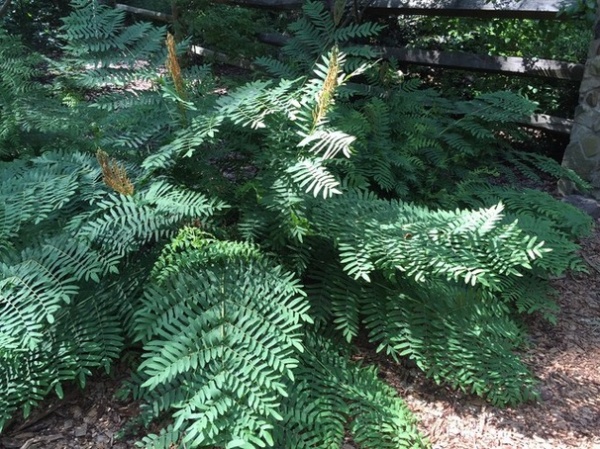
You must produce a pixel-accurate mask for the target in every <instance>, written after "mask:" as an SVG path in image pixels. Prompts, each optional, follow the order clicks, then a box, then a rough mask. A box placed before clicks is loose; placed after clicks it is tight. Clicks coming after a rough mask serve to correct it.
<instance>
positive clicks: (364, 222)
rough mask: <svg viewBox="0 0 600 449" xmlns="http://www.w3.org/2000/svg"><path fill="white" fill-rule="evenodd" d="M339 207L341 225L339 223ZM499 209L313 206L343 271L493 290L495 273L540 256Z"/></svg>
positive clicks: (375, 203) (537, 246) (358, 199)
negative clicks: (376, 271)
mask: <svg viewBox="0 0 600 449" xmlns="http://www.w3.org/2000/svg"><path fill="white" fill-rule="evenodd" d="M340 210H344V220H343V221H340V220H337V219H336V217H337V214H338V213H339V212H338V211H340ZM501 212H502V207H501V206H500V205H498V206H495V207H491V208H488V209H480V210H478V211H460V210H457V211H454V212H447V211H430V210H428V209H425V208H421V207H416V206H411V205H408V204H404V203H398V202H387V201H383V200H376V199H374V198H369V197H366V196H357V195H353V194H347V195H344V196H343V197H340V198H338V199H335V200H332V201H330V202H327V203H323V204H321V205H320V206H319V207H318V208H315V209H314V215H313V217H312V218H313V219H314V220H315V221H316V223H317V230H318V232H319V234H321V235H328V236H331V238H333V239H334V240H335V241H336V242H337V245H338V247H339V250H340V258H341V260H342V262H343V264H344V266H345V269H346V270H347V271H349V272H352V275H353V277H355V278H360V277H362V278H364V279H366V280H368V276H369V273H370V272H371V271H373V270H374V269H375V268H376V267H377V268H379V269H384V270H390V271H391V272H395V271H400V272H402V273H403V275H405V276H409V277H411V278H414V279H416V280H418V281H419V280H421V281H422V280H425V279H427V278H429V277H431V276H433V277H443V278H446V279H448V280H451V279H452V280H462V281H464V282H465V283H468V284H472V285H475V284H478V283H481V284H483V285H484V286H486V287H488V288H491V289H496V288H498V281H499V277H500V276H504V275H516V276H519V275H520V273H519V269H520V268H529V267H531V262H532V261H533V260H536V259H538V258H540V257H541V256H542V253H543V252H544V251H545V249H543V242H539V243H538V242H536V239H535V237H529V236H527V235H525V234H524V233H523V232H522V231H521V230H520V229H519V228H518V227H517V226H516V223H512V224H508V225H507V224H502V223H500V222H501V220H502V218H503V216H502V213H501Z"/></svg>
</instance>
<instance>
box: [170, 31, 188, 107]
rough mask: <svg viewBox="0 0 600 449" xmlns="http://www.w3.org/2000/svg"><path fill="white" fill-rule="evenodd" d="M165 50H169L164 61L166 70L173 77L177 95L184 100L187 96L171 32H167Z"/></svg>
mask: <svg viewBox="0 0 600 449" xmlns="http://www.w3.org/2000/svg"><path fill="white" fill-rule="evenodd" d="M167 50H168V52H169V55H168V57H167V63H166V65H167V70H168V71H169V75H171V78H172V79H173V84H175V90H176V91H177V95H179V97H180V98H182V99H184V100H185V99H186V97H187V95H186V92H185V83H184V81H183V77H182V76H181V66H180V65H179V60H178V59H177V45H176V44H175V37H174V36H173V35H172V34H171V33H167Z"/></svg>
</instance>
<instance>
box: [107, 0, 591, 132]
mask: <svg viewBox="0 0 600 449" xmlns="http://www.w3.org/2000/svg"><path fill="white" fill-rule="evenodd" d="M217 1H219V2H222V3H229V4H237V5H243V6H247V7H254V8H268V9H290V8H299V7H301V6H302V0H217ZM574 1H575V0H499V2H496V3H493V4H492V3H487V2H486V1H485V0H370V1H369V3H368V6H367V7H366V8H365V10H364V14H365V17H370V16H381V15H384V16H393V15H435V16H452V17H484V18H516V19H551V20H563V19H565V18H566V16H565V15H563V14H561V10H562V8H564V7H566V6H569V4H571V3H573V2H574ZM116 7H117V8H120V9H123V10H125V11H128V12H131V13H134V14H137V15H141V16H143V17H146V18H150V19H154V20H160V21H165V22H170V21H172V20H173V16H171V15H168V14H163V13H156V12H154V11H148V10H144V9H140V8H133V7H130V6H127V5H123V4H117V5H116ZM257 39H258V40H260V41H262V42H264V43H267V44H270V45H277V46H281V45H283V44H284V43H285V41H286V39H287V38H286V37H285V36H283V35H280V34H272V33H263V34H260V35H258V36H257ZM375 49H376V50H378V51H379V53H380V54H381V55H382V57H384V58H394V59H396V60H398V61H400V62H403V63H408V64H417V65H425V66H432V67H445V68H453V69H461V70H471V71H483V72H487V73H500V74H504V75H511V76H525V77H536V78H545V79H562V80H570V81H574V82H580V81H581V80H582V78H583V73H584V65H583V64H573V63H570V62H565V61H556V60H548V59H539V58H520V57H502V56H488V55H481V54H473V53H465V52H456V51H455V52H444V51H432V50H421V49H414V48H406V47H387V46H386V47H383V46H378V47H375ZM192 51H193V52H194V53H197V54H201V55H211V56H214V57H216V58H217V59H218V60H220V61H221V62H223V61H227V57H226V56H225V55H222V54H220V53H217V52H213V51H210V50H208V49H204V48H202V47H199V46H193V47H192ZM236 65H241V66H243V67H245V68H248V67H251V64H250V63H249V62H248V61H239V60H237V64H236ZM523 124H526V125H528V126H532V127H536V128H542V129H545V130H549V131H554V132H560V133H567V134H568V133H569V132H570V130H571V127H572V125H573V122H572V120H568V119H565V118H560V117H552V116H548V115H544V114H536V115H534V116H532V117H530V118H529V120H526V121H524V122H523Z"/></svg>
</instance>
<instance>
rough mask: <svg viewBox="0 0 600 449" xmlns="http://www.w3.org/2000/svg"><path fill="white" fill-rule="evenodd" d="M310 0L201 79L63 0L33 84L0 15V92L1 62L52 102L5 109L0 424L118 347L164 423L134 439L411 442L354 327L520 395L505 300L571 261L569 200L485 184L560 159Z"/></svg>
mask: <svg viewBox="0 0 600 449" xmlns="http://www.w3.org/2000/svg"><path fill="white" fill-rule="evenodd" d="M336 4H337V6H336V7H335V8H334V10H333V12H330V11H327V10H326V9H325V8H324V7H323V5H322V4H320V3H309V4H307V5H306V6H305V16H304V18H302V19H301V20H300V21H299V22H297V23H296V24H295V25H293V27H292V31H293V32H294V33H295V35H296V37H295V38H294V39H292V40H291V41H290V44H289V46H288V47H286V49H285V50H284V56H283V58H282V59H281V60H266V59H263V60H261V63H262V64H263V65H264V66H265V67H266V68H267V69H268V71H269V72H270V73H271V75H272V77H271V78H270V79H260V80H257V81H253V82H250V83H247V84H246V85H244V86H242V87H240V88H238V89H235V90H232V91H231V92H229V93H227V94H226V95H222V96H220V97H219V96H217V95H216V94H215V93H213V89H212V86H213V83H212V81H211V77H210V74H209V70H208V69H207V68H190V69H187V70H186V69H185V68H182V67H181V66H180V64H179V59H178V56H177V46H176V45H175V43H174V41H173V39H172V38H167V37H166V36H165V34H164V31H165V30H162V29H157V28H152V27H150V26H149V25H145V24H135V25H132V26H127V25H126V24H125V22H124V19H123V13H122V12H118V11H114V10H111V9H110V8H107V7H104V6H100V5H98V3H97V2H96V1H92V0H76V1H74V2H73V14H72V15H71V16H69V17H68V18H67V19H65V27H64V28H63V30H62V31H63V37H64V39H65V41H66V46H65V58H64V59H62V60H61V61H58V62H53V64H52V67H54V70H56V68H60V69H61V72H62V74H60V75H57V76H56V78H54V79H53V80H52V82H51V83H50V86H49V87H48V88H46V87H44V86H42V85H39V84H36V81H35V79H34V78H33V77H32V76H31V74H30V72H28V71H29V70H33V67H34V66H33V65H32V63H29V62H28V61H27V60H26V59H24V57H23V54H24V52H23V49H22V47H18V43H15V41H11V40H9V39H8V40H7V39H3V38H1V36H0V53H1V52H2V51H5V52H8V51H11V52H15V51H16V52H15V53H11V54H14V55H16V56H13V58H14V59H16V60H18V61H20V62H19V63H20V64H21V65H22V66H23V69H22V70H21V69H18V70H16V71H13V72H7V73H9V75H8V76H4V77H0V83H1V85H0V92H8V93H10V92H11V89H10V88H8V87H7V86H10V83H11V82H13V81H12V80H15V79H17V80H19V81H18V83H20V84H21V85H22V86H24V87H27V89H26V90H24V91H23V92H26V94H25V93H24V94H23V95H30V96H31V100H30V101H33V100H35V99H36V98H38V97H43V98H47V99H48V100H49V101H48V105H49V106H48V109H44V111H52V108H51V107H53V106H52V105H54V104H56V103H59V104H62V106H61V107H62V108H63V109H64V110H65V111H67V116H73V117H76V118H77V121H73V126H74V127H75V128H73V127H72V126H70V125H69V123H68V122H67V123H65V124H64V125H65V128H64V129H65V131H64V133H63V134H60V133H58V132H56V128H52V129H50V128H45V127H42V126H38V125H37V124H36V123H37V122H35V121H34V122H31V123H33V125H32V126H33V127H34V128H35V130H36V132H39V133H40V134H41V135H43V136H44V138H45V141H44V142H43V144H41V145H39V146H37V147H36V151H37V152H38V155H36V157H30V156H26V155H25V154H24V153H21V152H17V153H15V154H14V155H12V156H11V157H12V158H13V159H14V160H11V161H10V162H5V163H2V165H1V166H0V180H2V184H1V186H0V197H1V200H2V201H0V215H1V216H2V217H3V219H2V221H1V222H2V223H3V225H2V228H0V232H1V234H0V252H1V253H2V263H1V264H0V270H1V275H0V311H1V312H2V313H1V314H0V359H1V360H0V362H2V363H0V398H2V399H1V400H2V401H3V402H2V404H0V405H2V407H1V408H0V428H1V427H2V426H4V425H5V424H7V423H8V422H9V420H10V417H11V416H12V415H14V413H15V412H16V410H17V409H18V408H19V407H21V408H23V409H24V411H25V413H28V412H29V411H30V409H31V408H32V407H33V406H35V404H36V403H37V402H39V400H40V399H41V398H42V397H44V396H45V395H46V394H48V393H49V392H50V391H52V390H54V391H56V392H57V393H58V394H59V395H61V394H62V387H61V385H62V383H63V382H64V381H66V380H72V379H78V380H79V381H80V382H82V383H83V382H84V380H85V378H86V376H87V375H89V374H90V372H91V370H92V369H94V368H97V367H104V368H106V369H109V368H110V365H111V363H112V362H113V361H114V360H115V359H116V358H118V357H119V353H120V351H121V349H122V348H123V347H124V346H125V345H130V344H137V345H141V346H142V348H143V361H142V363H141V364H140V367H139V370H138V372H137V373H136V374H135V375H134V376H133V377H132V379H131V380H130V382H129V390H130V392H132V394H133V395H134V397H135V398H137V399H140V400H141V401H142V403H143V404H144V406H143V412H142V416H141V418H142V420H143V421H144V422H145V423H146V424H148V423H149V422H150V421H153V420H160V421H161V422H166V423H167V424H166V427H164V428H163V429H162V430H160V431H158V433H157V434H152V435H148V436H146V437H144V438H142V439H141V440H140V441H139V442H138V446H140V447H147V448H154V449H157V448H170V447H172V446H173V445H181V446H186V447H199V448H201V447H248V448H252V447H267V446H272V447H290V448H292V447H294V448H308V447H311V448H312V447H323V448H325V447H326V448H335V447H340V446H341V445H342V443H343V441H344V438H346V437H347V436H350V437H352V438H353V439H354V441H355V442H356V443H357V444H359V445H360V446H361V447H364V448H379V447H385V448H407V447H425V446H427V444H428V443H427V441H424V439H423V438H422V437H421V436H420V435H419V433H418V431H417V430H416V426H415V422H414V419H413V418H412V417H411V415H410V413H409V411H408V410H407V408H406V406H405V405H404V404H403V402H402V400H401V399H400V398H398V397H397V396H396V395H395V393H394V392H393V391H392V389H391V388H390V387H388V386H386V385H384V384H383V383H382V382H381V381H380V380H379V379H378V378H377V374H376V370H375V369H374V368H372V367H371V368H369V367H364V366H360V365H357V364H355V363H353V362H352V361H351V357H352V344H353V343H355V342H356V340H357V338H358V336H359V335H366V338H367V340H368V341H369V342H370V343H371V344H373V345H375V346H376V347H377V348H378V350H379V351H382V352H384V353H386V354H387V355H389V356H390V357H392V358H394V359H400V358H401V357H408V358H411V359H412V360H414V362H415V363H416V364H417V366H419V367H420V368H421V369H422V370H423V371H424V373H425V375H427V376H429V377H431V378H432V379H434V381H436V382H439V383H447V384H449V385H451V386H453V387H456V388H458V389H462V390H464V391H468V392H472V393H474V394H477V395H480V396H483V397H485V398H487V399H488V400H489V401H490V402H492V403H493V404H497V405H506V404H515V403H518V402H521V401H524V400H529V399H532V398H535V397H536V388H535V382H534V380H533V376H532V375H531V373H530V372H529V371H528V369H527V367H526V366H525V364H524V363H523V362H522V361H521V360H520V359H519V357H518V355H517V351H518V350H519V349H520V348H522V347H523V345H524V344H525V342H526V338H524V330H523V328H524V327H523V325H522V323H521V322H520V317H521V316H522V315H523V314H530V313H541V314H542V315H543V316H544V317H546V318H548V319H553V313H554V311H555V305H554V303H553V302H552V298H551V289H550V287H549V286H548V282H547V280H548V278H549V277H550V276H553V275H557V274H560V273H562V272H564V271H565V270H567V269H580V268H581V264H580V263H579V261H578V258H577V256H576V250H577V246H576V244H574V243H573V241H574V240H575V239H576V238H578V237H579V236H581V235H583V234H585V232H587V230H588V229H589V227H590V221H589V220H588V219H586V218H585V217H584V216H583V215H581V214H579V213H577V212H575V211H574V210H573V209H572V208H570V207H569V206H566V205H561V204H560V203H558V202H556V201H555V200H553V199H552V198H551V197H549V196H547V195H544V194H541V193H539V192H536V191H528V190H515V189H514V188H512V187H511V186H510V185H509V183H503V184H501V183H499V182H496V183H493V182H492V181H493V180H499V179H509V180H510V179H511V173H512V176H513V177H515V178H516V177H518V176H522V175H523V174H526V173H535V172H536V171H537V168H541V169H542V170H543V171H544V172H546V173H549V174H551V175H559V176H563V175H564V174H565V173H564V171H562V170H561V169H560V168H559V167H557V166H556V165H552V164H551V163H550V162H548V161H547V160H545V159H542V158H537V157H532V156H530V155H526V154H522V153H517V152H510V150H509V149H508V148H507V144H505V143H502V142H503V141H502V140H501V139H500V136H501V135H512V136H515V135H518V134H515V133H517V131H518V130H516V129H515V127H514V125H512V121H514V120H515V119H517V118H519V117H520V116H522V115H523V114H527V113H529V112H530V111H531V104H529V103H528V102H527V101H525V100H523V99H521V98H519V97H516V96H514V95H511V94H509V93H496V94H489V95H486V96H482V97H480V98H478V99H475V100H473V101H465V102H460V103H451V102H449V101H448V100H446V99H444V98H443V97H442V96H441V95H440V94H438V93H436V92H434V91H431V90H420V89H418V86H417V85H416V84H414V83H410V82H407V83H402V82H400V81H399V80H398V79H397V77H393V76H388V74H386V73H383V72H385V66H384V67H383V69H382V67H381V66H379V65H378V63H377V62H376V61H374V59H373V57H375V56H376V55H373V54H371V52H370V51H366V50H365V49H364V48H363V47H361V46H360V45H359V44H360V42H358V43H357V42H355V41H354V40H356V39H358V40H360V39H364V38H365V37H373V36H374V35H375V33H376V32H377V31H379V30H378V27H377V26H375V25H371V24H350V22H347V21H346V19H345V18H344V7H343V6H344V5H343V4H342V2H336ZM5 48H7V49H8V50H4V49H5ZM19 48H20V49H19ZM15 49H16V50H15ZM5 54H8V53H5ZM286 57H288V58H291V59H292V61H291V62H288V60H286ZM142 59H143V60H145V61H147V63H145V64H140V61H141V60H142ZM163 63H165V66H166V71H163V73H164V75H163V76H161V75H159V72H160V70H161V68H160V67H159V65H160V64H163ZM16 67H18V66H16ZM140 80H142V81H143V82H144V83H146V84H145V86H146V88H147V89H146V90H144V91H142V92H140V91H137V90H136V89H134V87H135V86H136V83H139V82H140ZM365 80H367V81H368V80H371V81H372V83H373V84H372V85H369V86H364V85H361V84H360V82H365ZM383 86H385V88H383ZM122 89H124V90H122ZM7 98H10V101H11V102H16V101H17V100H18V101H20V99H19V98H16V97H15V96H11V97H7ZM27 98H28V97H27ZM44 104H46V103H44ZM1 107H2V109H1V111H2V112H4V111H7V110H11V109H10V108H8V109H7V108H6V107H5V105H4V104H3V105H2V106H1ZM42 109H43V107H42ZM42 116H43V115H42V114H40V117H42ZM4 117H5V116H4V115H3V116H2V120H4ZM6 117H8V119H6V123H9V125H8V126H7V127H6V129H9V127H10V133H12V135H17V136H18V137H19V139H23V140H27V138H28V134H27V130H26V129H25V128H23V127H22V126H21V125H20V123H21V122H19V120H13V118H11V117H12V116H6ZM2 123H5V122H2ZM61 126H62V125H61ZM76 135H77V136H78V137H79V139H80V140H81V146H79V145H74V144H73V142H74V140H73V136H76ZM65 136H68V137H65ZM65 142H66V143H67V144H66V145H65ZM493 145H497V146H496V147H494V146H493ZM58 147H61V148H62V151H56V149H57V148H58ZM0 148H1V149H4V148H6V146H5V145H4V146H3V145H2V144H0ZM497 148H501V149H502V151H503V152H505V154H508V155H505V156H501V155H499V151H497ZM93 153H96V157H94V155H93ZM20 154H22V156H20V157H16V158H15V156H19V155H20ZM536 167H537V168H536ZM569 176H571V178H572V179H574V180H576V176H575V175H573V174H572V173H571V174H569ZM502 177H504V178H502ZM499 200H500V201H499ZM567 216H569V217H570V218H569V219H567V218H566V217H567ZM163 419H164V421H163Z"/></svg>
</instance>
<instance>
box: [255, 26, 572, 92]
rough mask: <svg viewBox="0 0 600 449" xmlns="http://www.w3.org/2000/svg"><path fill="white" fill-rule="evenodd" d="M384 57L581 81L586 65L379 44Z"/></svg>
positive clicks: (272, 38) (274, 37) (276, 38)
mask: <svg viewBox="0 0 600 449" xmlns="http://www.w3.org/2000/svg"><path fill="white" fill-rule="evenodd" d="M258 39H259V40H260V41H261V42H264V43H266V44H270V45H276V46H282V45H284V44H285V42H286V41H287V39H289V38H288V37H286V36H283V35H281V34H275V33H262V34H259V35H258ZM377 48H378V49H379V50H380V52H381V55H382V56H383V57H384V58H395V59H397V60H398V61H400V62H407V63H411V64H418V65H427V66H435V67H448V68H453V69H462V70H474V71H484V72H491V73H501V74H505V75H520V76H530V77H541V78H558V79H566V80H572V81H580V80H581V78H582V76H583V65H582V64H573V63H570V62H564V61H554V60H551V59H532V58H517V57H512V56H511V57H504V56H487V55H478V54H474V53H462V52H441V51H433V50H419V49H412V48H395V47H377Z"/></svg>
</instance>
